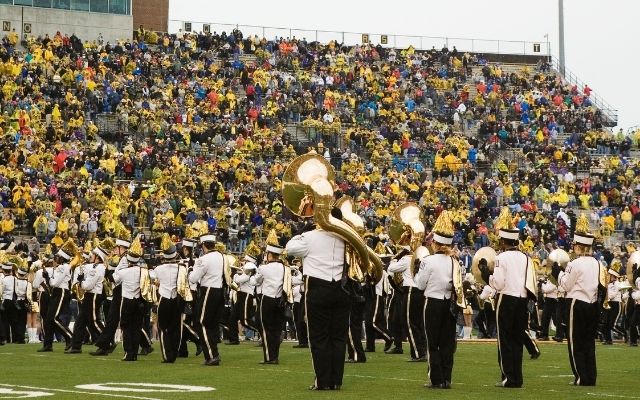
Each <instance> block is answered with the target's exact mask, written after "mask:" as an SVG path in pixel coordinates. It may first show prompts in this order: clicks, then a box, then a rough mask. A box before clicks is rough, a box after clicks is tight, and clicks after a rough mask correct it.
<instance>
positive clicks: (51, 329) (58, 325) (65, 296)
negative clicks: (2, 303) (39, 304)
mask: <svg viewBox="0 0 640 400" xmlns="http://www.w3.org/2000/svg"><path fill="white" fill-rule="evenodd" d="M69 301H71V295H70V294H69V291H68V290H64V289H60V288H55V289H53V291H52V295H51V299H50V301H49V304H48V307H47V315H46V317H45V319H44V327H45V329H44V333H45V335H44V343H43V345H44V347H51V346H52V345H53V335H54V334H55V332H58V333H59V334H60V335H62V336H63V337H64V339H65V341H70V340H71V336H72V334H71V331H70V330H69V328H67V327H66V326H65V325H64V323H63V322H62V320H61V319H60V315H61V314H62V313H64V311H65V310H66V308H67V307H68V306H69ZM25 325H26V324H25Z"/></svg>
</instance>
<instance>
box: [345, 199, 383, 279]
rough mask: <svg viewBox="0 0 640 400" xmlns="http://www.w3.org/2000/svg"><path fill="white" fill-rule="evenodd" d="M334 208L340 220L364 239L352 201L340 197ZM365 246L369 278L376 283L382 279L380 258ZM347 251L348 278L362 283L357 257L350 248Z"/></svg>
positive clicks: (360, 220) (362, 223)
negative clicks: (339, 212)
mask: <svg viewBox="0 0 640 400" xmlns="http://www.w3.org/2000/svg"><path fill="white" fill-rule="evenodd" d="M336 207H338V208H339V209H340V211H341V212H342V220H343V221H345V222H346V223H347V224H348V225H349V226H351V228H353V229H354V230H355V231H356V232H358V234H359V235H360V236H361V237H362V238H363V239H364V237H365V235H366V229H365V226H364V221H363V220H362V218H361V217H360V216H359V215H358V214H356V213H355V212H354V211H353V210H354V209H355V204H354V203H353V199H352V198H351V197H350V196H342V197H341V198H340V199H339V200H338V201H337V202H336ZM365 246H366V250H367V252H368V253H369V261H370V262H371V265H370V268H369V276H370V277H371V278H372V279H373V281H374V282H375V283H378V282H379V281H380V279H382V269H383V265H382V260H381V259H380V257H379V256H378V255H377V254H376V253H375V251H373V249H371V247H369V246H367V245H366V244H365ZM348 247H349V249H348V251H347V259H348V260H349V276H350V278H351V279H354V280H356V281H358V282H362V281H363V280H364V276H363V274H362V268H360V267H359V266H358V265H357V262H358V260H357V257H355V250H354V248H353V247H352V246H348Z"/></svg>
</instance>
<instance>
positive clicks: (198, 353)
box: [196, 343, 202, 357]
mask: <svg viewBox="0 0 640 400" xmlns="http://www.w3.org/2000/svg"><path fill="white" fill-rule="evenodd" d="M200 354H202V346H200V343H197V344H196V357H198V356H199V355H200Z"/></svg>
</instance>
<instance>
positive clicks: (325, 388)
mask: <svg viewBox="0 0 640 400" xmlns="http://www.w3.org/2000/svg"><path fill="white" fill-rule="evenodd" d="M309 390H332V388H329V387H322V386H318V385H316V384H315V383H314V384H313V385H311V386H309Z"/></svg>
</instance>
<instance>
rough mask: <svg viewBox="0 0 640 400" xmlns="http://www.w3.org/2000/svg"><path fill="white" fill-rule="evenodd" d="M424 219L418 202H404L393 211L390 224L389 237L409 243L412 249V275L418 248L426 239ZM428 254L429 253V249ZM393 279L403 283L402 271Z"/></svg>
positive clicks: (400, 243) (397, 282)
mask: <svg viewBox="0 0 640 400" xmlns="http://www.w3.org/2000/svg"><path fill="white" fill-rule="evenodd" d="M422 219H423V215H422V210H421V209H420V207H419V206H418V205H417V204H415V203H404V204H403V205H401V206H400V207H398V208H396V209H395V210H394V211H393V215H392V216H391V224H390V225H389V237H391V239H392V240H393V241H394V242H395V243H396V244H398V245H406V244H408V245H409V249H410V250H411V261H410V262H409V268H410V274H411V276H413V275H415V268H414V263H415V260H416V255H417V250H418V249H419V248H420V247H424V246H422V241H423V240H424V235H425V228H424V224H423V223H422ZM425 250H426V248H425ZM423 254H424V253H423ZM426 255H428V250H427V254H426ZM393 280H394V282H395V283H396V284H402V273H396V274H394V276H393Z"/></svg>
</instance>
